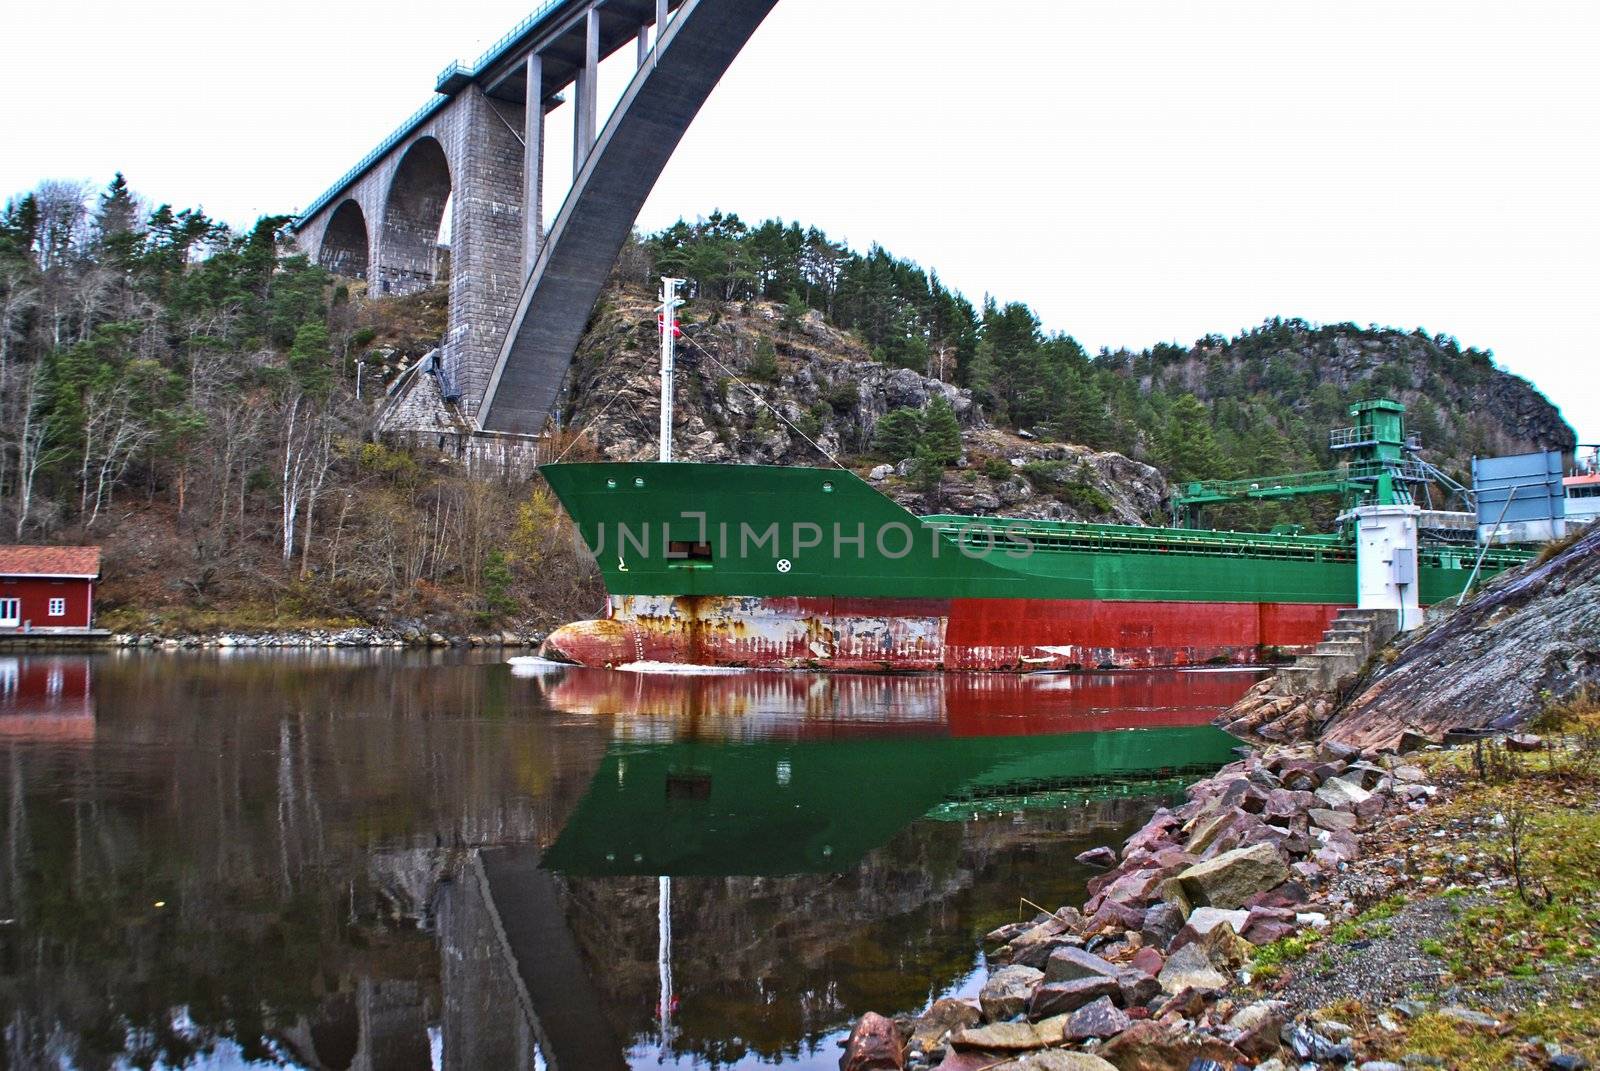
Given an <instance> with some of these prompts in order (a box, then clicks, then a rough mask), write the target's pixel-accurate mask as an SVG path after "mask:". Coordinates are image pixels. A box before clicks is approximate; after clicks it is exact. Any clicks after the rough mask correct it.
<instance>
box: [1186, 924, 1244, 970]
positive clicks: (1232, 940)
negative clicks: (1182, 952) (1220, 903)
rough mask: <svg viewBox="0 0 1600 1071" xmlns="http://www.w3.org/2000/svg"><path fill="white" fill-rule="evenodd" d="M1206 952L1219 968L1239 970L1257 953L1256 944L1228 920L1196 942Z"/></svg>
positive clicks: (1213, 963)
mask: <svg viewBox="0 0 1600 1071" xmlns="http://www.w3.org/2000/svg"><path fill="white" fill-rule="evenodd" d="M1195 944H1196V945H1198V946H1199V947H1200V948H1203V949H1204V950H1205V953H1206V958H1207V959H1209V960H1210V961H1211V965H1212V966H1214V967H1216V968H1217V969H1218V970H1230V971H1231V970H1238V969H1239V968H1240V967H1242V966H1244V964H1246V963H1248V962H1249V961H1250V959H1251V957H1253V956H1254V955H1255V951H1256V950H1255V946H1254V945H1252V944H1251V943H1250V942H1249V941H1246V940H1245V939H1244V938H1242V937H1240V936H1239V935H1238V934H1236V933H1234V932H1233V927H1232V926H1230V925H1228V924H1227V923H1226V922H1224V923H1222V924H1220V925H1218V926H1216V927H1213V928H1212V930H1211V932H1210V933H1208V934H1206V935H1205V936H1204V937H1202V938H1200V940H1198V941H1196V942H1195Z"/></svg>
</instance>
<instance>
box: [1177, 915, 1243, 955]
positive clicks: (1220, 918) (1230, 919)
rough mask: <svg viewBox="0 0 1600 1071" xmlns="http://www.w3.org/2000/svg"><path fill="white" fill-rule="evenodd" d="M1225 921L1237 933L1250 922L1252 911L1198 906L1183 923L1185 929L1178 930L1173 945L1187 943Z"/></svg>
mask: <svg viewBox="0 0 1600 1071" xmlns="http://www.w3.org/2000/svg"><path fill="white" fill-rule="evenodd" d="M1223 923H1227V924H1228V925H1229V926H1232V927H1233V931H1234V932H1235V933H1240V932H1242V931H1243V930H1244V928H1245V927H1246V926H1247V925H1249V924H1250V912H1249V911H1246V910H1244V909H1242V908H1240V909H1237V910H1234V911H1228V910H1224V909H1223V908H1220V907H1197V908H1195V909H1194V910H1193V911H1191V912H1189V920H1188V921H1187V922H1185V923H1184V924H1183V929H1182V930H1179V931H1178V936H1177V938H1176V939H1175V940H1174V941H1173V945H1174V947H1176V946H1178V945H1185V944H1188V943H1189V941H1193V940H1195V939H1197V938H1200V937H1204V936H1205V935H1206V934H1208V933H1210V932H1211V931H1212V930H1214V929H1216V928H1217V927H1218V926H1221V925H1222V924H1223ZM1186 933H1187V934H1188V935H1189V940H1188V941H1186V940H1184V935H1185V934H1186Z"/></svg>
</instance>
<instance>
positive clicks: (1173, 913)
mask: <svg viewBox="0 0 1600 1071" xmlns="http://www.w3.org/2000/svg"><path fill="white" fill-rule="evenodd" d="M1181 929H1183V912H1182V911H1181V910H1180V909H1179V908H1178V906H1177V905H1176V904H1171V903H1159V904H1156V905H1155V906H1153V907H1151V908H1149V909H1148V910H1146V911H1145V913H1144V918H1143V919H1141V920H1140V923H1139V935H1140V936H1141V937H1143V938H1144V940H1145V943H1146V944H1150V945H1153V946H1155V947H1157V948H1166V947H1167V945H1168V943H1170V942H1171V940H1172V939H1173V938H1174V937H1176V936H1177V935H1178V931H1179V930H1181Z"/></svg>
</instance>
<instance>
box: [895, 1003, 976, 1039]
mask: <svg viewBox="0 0 1600 1071" xmlns="http://www.w3.org/2000/svg"><path fill="white" fill-rule="evenodd" d="M982 1021H983V1013H982V1012H980V1011H979V1010H978V1009H977V1008H975V1007H973V1006H972V1005H971V1004H968V1003H967V1002H966V1001H964V1000H956V999H954V998H953V997H945V998H943V999H942V1000H936V1001H934V1002H933V1005H932V1006H931V1007H930V1008H929V1009H928V1010H927V1011H925V1012H923V1013H922V1014H921V1015H919V1016H917V1018H916V1020H915V1021H914V1022H913V1023H912V1024H911V1047H912V1048H914V1049H921V1050H922V1051H923V1052H928V1051H929V1050H931V1049H934V1048H937V1047H938V1046H939V1044H940V1043H941V1042H943V1041H944V1039H945V1035H946V1034H948V1033H950V1032H951V1031H952V1030H961V1029H963V1028H965V1027H969V1026H977V1025H978V1024H979V1023H980V1022H982Z"/></svg>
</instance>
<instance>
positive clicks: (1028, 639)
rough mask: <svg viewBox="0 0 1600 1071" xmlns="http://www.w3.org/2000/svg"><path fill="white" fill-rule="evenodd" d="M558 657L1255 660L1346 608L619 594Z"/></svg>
mask: <svg viewBox="0 0 1600 1071" xmlns="http://www.w3.org/2000/svg"><path fill="white" fill-rule="evenodd" d="M608 609H609V615H608V616H607V617H606V618H605V619H602V620H598V621H581V622H578V623H576V624H572V625H567V626H566V627H564V628H561V629H559V630H557V631H556V632H555V633H554V634H552V635H551V637H550V638H549V639H548V640H547V641H546V642H545V648H544V650H545V654H546V655H547V656H548V657H551V658H556V659H560V660H562V661H566V662H572V663H575V664H577V665H582V666H592V667H605V666H619V665H626V664H629V663H636V662H669V663H681V664H695V665H705V666H727V667H748V668H753V669H800V668H805V669H827V670H837V671H847V672H890V671H932V670H954V671H992V670H1008V671H1014V672H1028V671H1038V670H1053V671H1060V670H1074V669H1076V670H1105V669H1156V668H1168V667H1178V666H1200V665H1228V664H1231V665H1252V664H1257V663H1263V662H1271V661H1274V660H1277V659H1281V658H1284V657H1288V656H1292V655H1294V654H1297V653H1299V652H1301V651H1304V650H1307V649H1309V648H1311V647H1313V646H1314V645H1315V644H1316V643H1317V642H1318V640H1319V639H1320V638H1321V636H1322V633H1323V632H1324V630H1326V629H1327V627H1328V626H1329V624H1330V623H1331V622H1332V621H1333V618H1334V616H1335V615H1336V614H1337V613H1338V611H1339V610H1340V609H1341V607H1339V606H1334V605H1321V604H1300V603H1245V602H1240V603H1229V602H1209V603H1207V602H1134V601H1112V600H1056V599H889V598H848V597H837V598H784V597H759V598H758V597H751V598H733V597H723V596H698V597H697V596H677V597H647V596H613V597H612V598H611V599H610V601H609V603H608Z"/></svg>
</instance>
